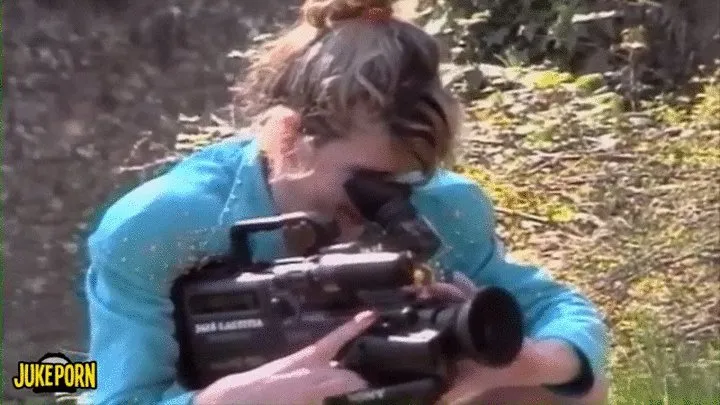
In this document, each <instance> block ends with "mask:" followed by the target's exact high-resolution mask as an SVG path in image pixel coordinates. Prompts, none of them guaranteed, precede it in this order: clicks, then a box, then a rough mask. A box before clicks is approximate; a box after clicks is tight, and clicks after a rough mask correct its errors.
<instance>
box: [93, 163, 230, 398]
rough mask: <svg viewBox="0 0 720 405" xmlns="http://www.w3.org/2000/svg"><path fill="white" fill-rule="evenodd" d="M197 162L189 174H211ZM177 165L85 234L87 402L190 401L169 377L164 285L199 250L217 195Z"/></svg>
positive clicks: (172, 370) (169, 326)
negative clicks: (91, 384)
mask: <svg viewBox="0 0 720 405" xmlns="http://www.w3.org/2000/svg"><path fill="white" fill-rule="evenodd" d="M201 166H202V165H201ZM200 169H201V170H199V171H198V173H196V176H195V177H194V178H195V179H198V178H199V179H202V178H212V176H211V174H210V172H209V171H208V170H204V169H202V168H200ZM206 169H209V167H206ZM179 173H180V172H178V173H176V174H175V175H164V176H161V177H159V178H157V179H154V180H151V181H149V182H147V183H145V184H143V185H142V186H140V187H138V188H136V189H135V190H133V191H131V192H130V193H129V194H127V195H126V196H125V197H123V198H122V199H121V200H119V201H118V202H116V203H115V204H114V205H113V206H112V207H110V209H109V210H108V211H107V212H106V214H105V215H104V217H103V219H102V221H101V223H100V224H99V226H98V228H97V230H96V231H95V232H94V233H93V235H92V236H91V237H90V239H89V241H88V253H89V258H90V266H89V269H88V272H87V276H86V279H85V290H86V294H87V299H88V312H89V317H90V348H89V357H90V359H91V360H94V361H96V362H97V367H98V371H97V372H98V384H97V390H96V391H94V392H93V393H92V400H91V401H92V403H96V404H130V403H139V404H162V405H170V404H190V403H191V402H192V398H193V395H194V392H192V391H187V390H185V389H183V388H182V387H181V386H180V385H179V384H178V383H177V381H176V362H177V360H178V344H177V342H176V340H175V338H174V330H175V328H174V323H173V320H172V314H173V305H172V302H171V300H170V288H171V286H172V282H173V281H174V279H175V278H176V276H177V275H178V274H179V272H180V270H181V266H182V265H184V264H186V263H191V262H193V261H194V260H196V259H197V258H198V256H199V255H201V254H202V243H203V241H205V240H206V238H207V237H208V232H209V230H210V228H212V226H214V225H215V223H214V221H217V218H218V214H219V213H220V211H221V210H222V205H221V202H222V201H223V200H222V198H220V196H219V195H217V194H216V193H213V192H212V190H207V189H206V188H201V187H199V186H198V184H200V183H202V182H200V183H198V182H193V181H188V179H187V178H185V177H184V176H181V175H179ZM185 174H187V173H185Z"/></svg>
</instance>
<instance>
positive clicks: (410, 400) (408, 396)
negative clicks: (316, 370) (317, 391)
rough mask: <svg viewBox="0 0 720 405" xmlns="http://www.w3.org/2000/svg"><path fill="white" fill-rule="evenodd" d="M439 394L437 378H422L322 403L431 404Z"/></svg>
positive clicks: (358, 392)
mask: <svg viewBox="0 0 720 405" xmlns="http://www.w3.org/2000/svg"><path fill="white" fill-rule="evenodd" d="M440 394H442V383H441V382H440V381H439V380H438V379H436V378H423V379H419V380H415V381H408V382H405V383H401V384H396V385H389V386H385V387H377V388H368V389H365V390H360V391H356V392H353V393H350V394H345V395H339V396H334V397H329V398H326V399H325V401H324V402H323V405H380V404H383V405H431V404H433V403H434V402H435V401H436V400H437V398H439V396H440Z"/></svg>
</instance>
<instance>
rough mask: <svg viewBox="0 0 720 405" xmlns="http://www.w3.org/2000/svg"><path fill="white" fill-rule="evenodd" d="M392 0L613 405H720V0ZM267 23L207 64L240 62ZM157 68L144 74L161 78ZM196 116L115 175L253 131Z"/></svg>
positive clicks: (468, 149) (508, 229) (518, 246)
mask: <svg viewBox="0 0 720 405" xmlns="http://www.w3.org/2000/svg"><path fill="white" fill-rule="evenodd" d="M47 3H48V4H50V3H52V2H47ZM120 3H121V2H118V3H117V4H120ZM122 3H123V4H125V3H126V2H122ZM184 3H185V2H178V5H184ZM187 3H192V4H193V6H192V7H195V8H198V7H199V6H197V5H198V4H201V3H202V2H201V1H193V2H187ZM98 4H99V2H98ZM216 4H217V5H216V8H217V9H221V8H222V7H225V6H224V4H225V3H220V2H217V3H216ZM221 4H223V5H221ZM53 7H56V6H53ZM178 7H179V6H178ZM183 7H184V6H183ZM183 7H179V8H177V10H178V12H177V13H176V12H175V10H176V9H175V8H173V9H172V10H173V13H174V14H172V16H174V17H173V18H176V17H177V16H183V15H185V14H182V13H180V11H182V12H183V13H184V12H185V8H183ZM398 8H399V9H400V10H401V11H402V14H404V15H405V16H406V17H407V18H412V19H413V20H415V21H416V22H417V23H418V24H419V25H421V26H423V27H424V28H425V29H426V30H427V31H428V32H430V33H431V34H432V35H434V36H435V37H436V38H437V39H438V40H439V41H440V43H441V44H442V45H443V50H444V63H443V65H442V67H441V70H442V71H441V73H442V75H443V80H444V82H445V83H446V85H447V86H448V87H449V88H451V89H453V91H454V92H455V94H456V95H457V96H458V97H459V98H461V100H462V101H463V103H464V107H465V113H466V121H465V122H466V125H465V128H464V133H463V136H462V139H461V140H460V141H459V144H458V148H457V156H456V157H455V161H454V163H453V169H454V170H456V171H458V172H461V173H464V174H466V175H467V176H469V177H471V178H473V179H474V180H476V181H477V182H478V183H479V184H480V185H482V186H483V187H484V188H485V189H486V190H487V191H488V193H489V194H490V195H491V197H492V198H493V200H494V202H495V204H496V208H497V212H498V217H499V229H498V231H499V232H500V234H501V235H502V237H503V238H504V239H505V240H506V241H507V242H508V244H509V246H510V248H511V249H512V252H513V255H514V256H516V257H517V258H518V259H519V260H526V261H531V262H534V263H540V264H542V265H543V266H545V267H546V268H547V269H548V270H549V271H551V272H552V273H553V274H554V275H555V276H556V277H558V278H559V279H561V280H563V281H565V282H568V283H571V284H573V285H575V286H577V288H579V289H580V290H582V291H583V292H584V293H586V294H587V295H588V296H590V297H591V298H592V299H593V300H594V301H595V302H596V303H598V305H600V306H601V308H602V309H603V312H604V314H605V316H606V321H607V323H608V325H610V327H611V330H612V353H611V359H610V370H609V371H610V373H611V377H612V381H613V386H612V393H611V403H612V404H650V403H653V404H686V403H687V404H718V403H720V240H719V238H720V236H719V235H720V232H718V230H720V185H719V182H718V178H719V175H720V2H718V1H717V0H695V1H692V2H685V1H682V0H662V1H649V0H647V1H642V0H402V1H399V2H398ZM198 9H200V8H198ZM195 11H197V10H195ZM220 14H222V13H220ZM143 24H145V20H143ZM4 25H6V24H4ZM146 25H147V27H150V29H151V31H152V32H159V33H161V30H160V29H155V28H153V27H155V25H153V24H152V21H151V22H148V23H147V24H146ZM197 27H199V28H198V29H200V30H210V29H211V27H212V24H208V25H205V26H195V27H194V28H197ZM153 30H154V31H153ZM191 31H192V30H191ZM274 32H275V31H273V32H269V33H267V34H263V35H260V36H258V37H257V38H256V39H255V40H254V41H252V43H251V45H249V48H242V49H236V50H233V49H228V50H227V56H226V57H225V58H218V61H215V62H213V63H217V64H218V65H223V64H225V63H226V62H225V61H226V60H228V61H233V62H232V63H237V65H238V66H244V65H245V62H246V61H247V59H248V58H252V56H253V54H254V53H253V50H254V49H256V48H257V46H259V45H261V44H262V43H263V42H264V41H266V40H268V39H270V38H272V37H273V35H274ZM158 35H159V34H158ZM109 37H111V38H115V39H117V38H118V37H117V36H109ZM152 38H155V37H152ZM158 38H162V36H158ZM215 42H217V41H215ZM239 42H240V41H239ZM153 44H154V45H153V46H157V47H158V49H160V48H163V47H171V46H172V45H171V44H167V43H164V42H158V41H155V42H153ZM223 46H224V45H223ZM243 46H245V45H243ZM122 49H124V48H122ZM128 49H129V48H128ZM123 52H124V51H123ZM158 52H159V51H158ZM159 54H162V55H165V53H164V52H159ZM206 59H208V60H210V58H206ZM220 59H222V60H220ZM193 63H195V62H193ZM228 63H229V62H228ZM170 65H172V64H170ZM223 66H224V65H223ZM163 72H164V71H163ZM165 74H166V73H162V74H160V73H157V74H155V73H153V75H154V76H153V75H150V74H149V73H148V74H146V73H141V77H143V78H144V77H145V76H147V77H149V78H150V80H149V81H148V82H155V83H157V82H158V81H160V79H161V78H162V77H163V76H164V75H165ZM120 86H122V84H121V85H120ZM125 87H127V88H128V89H130V88H131V86H129V85H127V86H125ZM141 87H142V86H141ZM146 87H147V86H146ZM136 99H137V97H135V98H133V97H129V98H128V100H131V101H129V103H132V104H135V103H136V101H137V100H136ZM174 99H177V100H180V99H181V97H175V98H174ZM203 109H204V112H201V113H198V114H197V115H195V114H194V113H192V114H191V113H190V112H192V111H196V110H197V109H194V110H193V109H184V110H183V111H187V112H188V114H185V115H184V114H183V113H179V115H178V114H176V113H177V110H178V109H172V110H171V111H172V112H173V114H175V116H176V117H177V122H176V123H170V122H169V120H165V121H167V122H164V125H168V126H169V127H172V128H177V129H179V131H177V132H179V134H178V135H177V137H176V140H175V141H173V143H175V145H174V146H175V147H174V148H172V150H169V151H167V153H165V152H163V153H164V156H162V158H161V159H160V160H159V161H158V162H154V161H151V160H152V159H147V158H146V159H144V160H142V161H137V159H136V160H135V161H133V164H132V165H130V164H128V165H127V166H125V167H119V168H117V171H116V172H115V173H116V174H127V173H132V174H133V175H136V178H137V181H141V180H144V179H147V178H149V177H150V176H153V175H157V174H158V173H160V172H162V171H163V170H166V169H167V167H169V165H171V164H172V163H173V162H174V161H176V160H177V159H180V158H182V156H185V155H187V154H188V153H190V152H192V151H194V150H197V149H198V148H200V147H202V146H204V145H207V144H209V143H211V142H214V141H217V140H218V139H221V138H225V137H229V136H232V135H233V134H234V133H235V131H236V129H237V128H238V127H241V126H243V125H244V124H245V122H244V121H243V120H242V118H241V115H240V114H239V112H238V111H236V110H235V109H234V108H233V107H231V106H222V107H221V108H219V109H216V108H215V106H208V105H207V104H206V105H204V107H203ZM172 119H174V118H172ZM171 124H172V125H171ZM173 125H176V126H173ZM137 126H142V125H141V124H137ZM136 132H137V131H136ZM149 136H150V135H147V137H148V138H149ZM124 142H126V141H124V140H123V141H122V142H120V143H118V145H120V144H121V143H124ZM148 144H152V142H147V139H145V140H140V142H138V143H137V144H136V145H135V147H133V151H131V153H130V155H131V156H134V154H135V150H136V149H142V148H144V147H146V146H143V145H148ZM113 150H114V149H113ZM153 157H157V156H156V155H153ZM3 208H4V200H3ZM61 399H62V398H61ZM65 399H71V398H65ZM31 403H32V402H31Z"/></svg>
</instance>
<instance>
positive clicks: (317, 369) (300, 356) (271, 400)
mask: <svg viewBox="0 0 720 405" xmlns="http://www.w3.org/2000/svg"><path fill="white" fill-rule="evenodd" d="M375 318H376V317H375V314H373V313H371V312H363V313H361V314H358V315H357V316H356V317H355V319H354V320H352V321H350V322H348V323H346V324H345V325H343V326H341V327H339V328H338V329H336V330H335V331H333V332H331V333H330V334H328V335H327V336H325V337H323V338H322V339H320V340H319V341H318V342H316V343H315V344H313V345H311V346H308V347H306V348H304V349H303V350H300V351H299V352H296V353H294V354H291V355H290V356H287V357H283V358H281V359H278V360H275V361H273V362H270V363H267V364H265V365H263V366H261V367H258V368H256V369H253V370H250V371H246V372H244V373H238V374H232V375H229V376H227V377H224V378H221V379H220V380H218V381H216V382H215V383H213V384H211V385H210V386H209V387H207V388H206V389H204V390H203V391H201V392H200V393H198V394H197V396H196V397H195V401H194V403H195V404H197V405H200V404H203V405H204V404H267V405H273V404H278V405H279V404H283V405H286V404H303V405H307V404H320V403H322V401H323V399H325V398H327V397H330V396H335V395H343V394H347V393H350V392H353V391H357V390H361V389H364V388H367V383H366V382H365V381H364V380H363V379H362V378H361V377H360V376H359V375H357V374H355V373H353V372H352V371H349V370H344V369H340V368H335V367H332V366H331V361H332V359H333V358H334V357H335V356H336V354H337V353H338V351H340V349H341V348H342V347H343V346H345V345H346V344H347V343H349V342H350V341H351V340H353V339H355V338H356V337H357V336H359V335H360V334H362V333H363V331H365V330H366V329H367V328H368V327H369V326H370V325H372V323H373V322H374V321H375Z"/></svg>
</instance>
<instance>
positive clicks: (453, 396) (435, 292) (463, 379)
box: [421, 273, 495, 405]
mask: <svg viewBox="0 0 720 405" xmlns="http://www.w3.org/2000/svg"><path fill="white" fill-rule="evenodd" d="M478 291H479V288H478V287H477V286H475V284H474V283H473V282H472V281H471V280H470V279H468V278H467V277H465V276H464V275H463V274H461V273H455V274H454V276H453V282H452V284H449V283H435V284H432V285H430V286H428V287H424V291H422V292H421V293H422V295H423V296H429V297H433V298H436V299H441V300H443V301H448V302H462V301H465V300H467V299H469V298H471V297H472V296H473V295H475V293H476V292H478ZM492 373H493V370H492V369H491V368H489V367H485V366H482V365H481V364H478V363H477V362H476V361H473V360H470V359H462V360H458V361H456V362H455V364H454V370H453V380H452V381H451V383H450V388H449V389H448V390H447V391H446V392H445V393H444V394H443V396H442V397H441V398H440V400H439V401H438V403H439V404H442V405H461V404H468V403H475V402H473V401H476V400H477V399H478V398H479V397H481V396H482V395H483V394H485V393H486V392H487V391H489V390H490V389H492V388H495V386H493V385H491V384H489V382H490V381H491V377H492Z"/></svg>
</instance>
